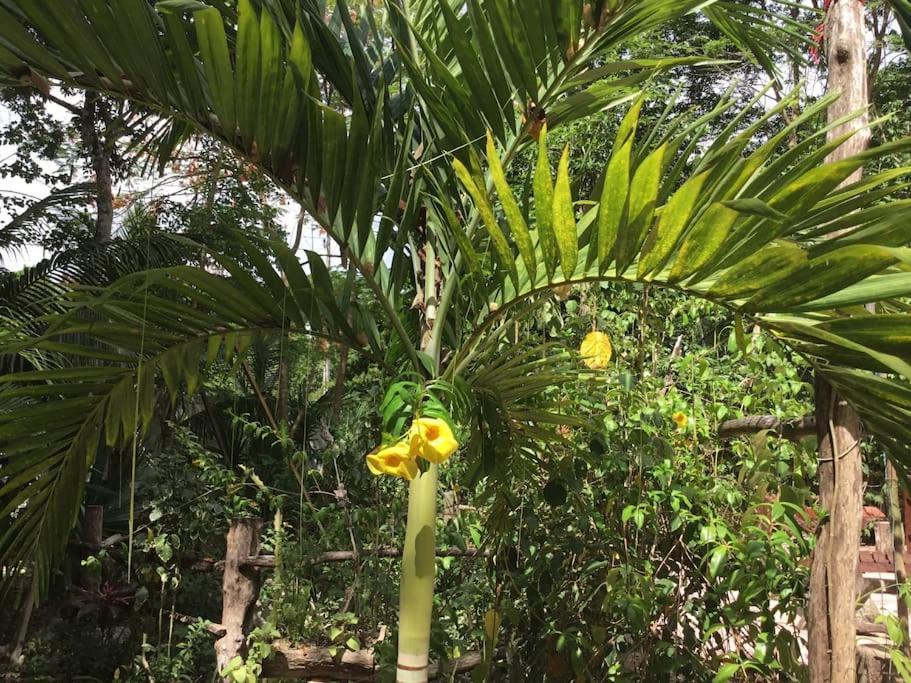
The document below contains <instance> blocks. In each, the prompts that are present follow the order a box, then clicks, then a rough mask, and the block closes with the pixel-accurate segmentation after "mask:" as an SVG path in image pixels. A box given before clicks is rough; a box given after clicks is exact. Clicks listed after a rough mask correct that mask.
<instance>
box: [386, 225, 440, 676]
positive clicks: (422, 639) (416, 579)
mask: <svg viewBox="0 0 911 683" xmlns="http://www.w3.org/2000/svg"><path fill="white" fill-rule="evenodd" d="M436 291H437V266H436V252H435V251H434V248H433V244H432V243H431V242H427V243H426V244H425V245H424V330H423V334H422V335H421V338H422V342H421V348H422V349H423V350H424V351H427V350H428V348H429V346H430V340H431V337H432V335H433V333H434V331H435V325H436V310H437V295H436ZM430 353H431V356H432V358H433V364H434V373H437V372H439V365H440V358H439V355H437V354H434V353H433V350H432V349H430ZM438 478H439V465H436V464H431V465H430V467H429V469H427V471H426V472H422V473H421V474H420V475H418V476H417V477H415V478H414V479H413V480H412V481H411V485H410V487H409V489H408V522H407V525H406V527H405V547H404V549H403V551H402V579H401V586H400V588H399V591H400V592H399V658H398V666H397V669H396V680H397V681H399V683H423V682H424V681H426V680H427V666H428V665H429V663H430V623H431V619H432V618H433V580H434V574H435V569H436V548H437V543H436V520H437V480H438Z"/></svg>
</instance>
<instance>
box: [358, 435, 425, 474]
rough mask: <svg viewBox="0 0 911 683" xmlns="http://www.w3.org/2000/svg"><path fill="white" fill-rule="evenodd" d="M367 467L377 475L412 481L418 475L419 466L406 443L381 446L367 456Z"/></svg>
mask: <svg viewBox="0 0 911 683" xmlns="http://www.w3.org/2000/svg"><path fill="white" fill-rule="evenodd" d="M367 467H369V468H370V471H371V472H373V473H374V474H375V475H377V476H379V475H381V474H391V475H392V476H394V477H401V478H402V479H407V480H409V481H411V480H412V479H414V478H415V477H416V476H417V474H418V464H417V463H416V462H415V460H414V457H413V456H412V455H411V449H410V448H409V447H408V444H407V443H405V442H404V441H400V442H399V443H397V444H393V445H392V446H385V447H384V446H380V447H379V448H376V449H374V450H373V451H371V452H370V453H368V454H367Z"/></svg>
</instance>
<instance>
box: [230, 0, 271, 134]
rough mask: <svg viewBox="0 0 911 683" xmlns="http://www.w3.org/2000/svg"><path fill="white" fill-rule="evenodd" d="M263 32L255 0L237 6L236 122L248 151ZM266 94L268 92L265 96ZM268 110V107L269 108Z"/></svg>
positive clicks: (255, 115)
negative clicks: (260, 42) (254, 3)
mask: <svg viewBox="0 0 911 683" xmlns="http://www.w3.org/2000/svg"><path fill="white" fill-rule="evenodd" d="M259 40H260V29H259V18H258V17H257V15H256V9H255V7H254V6H253V0H240V1H239V2H238V4H237V90H236V93H235V95H236V103H235V106H236V110H237V123H238V127H239V128H240V134H241V137H243V139H244V144H245V145H246V147H247V149H251V148H252V146H253V140H254V137H255V135H256V122H257V119H258V109H259V104H260V100H261V99H262V98H261V96H260V89H259V87H260V48H259ZM263 95H265V93H263ZM267 108H269V107H268V106H267Z"/></svg>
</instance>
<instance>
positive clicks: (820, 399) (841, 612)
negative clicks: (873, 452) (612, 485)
mask: <svg viewBox="0 0 911 683" xmlns="http://www.w3.org/2000/svg"><path fill="white" fill-rule="evenodd" d="M826 59H827V63H828V70H829V81H828V86H827V90H828V92H830V93H838V94H839V99H838V100H837V101H836V102H834V103H833V104H832V106H831V107H829V112H828V117H829V121H830V122H833V121H835V120H837V119H840V118H842V117H844V116H846V115H847V114H850V113H852V112H856V111H858V110H861V109H864V108H865V107H866V106H867V104H868V101H867V94H868V90H867V71H866V68H867V67H866V54H865V47H864V7H863V4H862V3H861V2H860V0H835V2H834V3H833V4H832V5H831V6H830V8H829V11H828V15H827V16H826ZM851 131H858V132H856V133H855V135H854V136H853V137H852V138H851V139H850V140H848V141H847V142H846V143H845V144H843V145H842V146H841V147H840V148H839V149H837V150H836V151H834V152H833V153H832V154H831V155H830V156H829V158H828V161H829V162H835V161H840V160H841V159H844V158H846V157H848V156H851V155H854V154H857V153H858V152H861V151H863V150H864V149H866V148H867V147H868V146H869V143H870V132H869V128H868V117H867V115H866V114H863V115H862V116H860V117H858V118H856V119H854V120H852V121H850V122H847V123H844V124H842V125H841V126H838V127H837V128H835V129H833V130H832V131H830V132H829V135H828V138H829V140H832V139H834V138H837V137H839V136H841V135H843V134H845V133H848V132H851ZM862 174H863V171H862V170H858V171H857V173H855V174H854V175H853V176H852V177H851V178H849V179H848V180H847V181H845V182H846V183H852V182H856V181H857V180H859V179H860V177H861V175H862ZM816 424H817V432H818V434H817V435H818V439H819V495H820V501H821V503H822V505H823V506H824V507H825V508H826V510H827V511H828V515H827V517H826V518H825V519H823V521H822V522H821V524H820V527H819V529H818V532H817V543H816V550H815V551H814V554H813V562H812V565H811V574H810V604H809V614H808V629H809V643H808V646H809V664H810V681H811V683H829V682H831V683H854V681H855V680H856V677H857V674H856V671H857V665H856V637H857V636H856V631H855V629H856V627H855V612H856V600H857V596H856V574H857V557H858V552H859V548H860V532H861V510H862V504H863V501H862V498H863V474H862V471H861V453H860V437H861V425H860V420H859V419H858V417H857V414H856V413H855V412H854V410H853V409H852V408H851V406H849V405H848V404H847V403H846V402H845V401H844V400H843V399H842V398H841V397H839V396H838V395H837V393H836V392H835V391H834V390H833V388H832V387H831V386H830V385H829V384H828V383H827V382H826V381H825V380H824V379H823V378H822V377H817V379H816Z"/></svg>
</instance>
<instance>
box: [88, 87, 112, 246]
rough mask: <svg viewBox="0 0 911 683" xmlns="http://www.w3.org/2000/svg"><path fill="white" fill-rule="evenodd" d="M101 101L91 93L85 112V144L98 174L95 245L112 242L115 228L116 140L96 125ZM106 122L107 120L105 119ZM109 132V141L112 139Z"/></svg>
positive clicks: (93, 168)
mask: <svg viewBox="0 0 911 683" xmlns="http://www.w3.org/2000/svg"><path fill="white" fill-rule="evenodd" d="M98 103H99V97H98V95H95V94H93V93H87V94H86V96H85V104H84V105H83V108H82V121H81V128H82V144H83V145H84V146H85V149H86V150H87V151H88V153H89V157H90V158H91V160H92V170H93V172H94V173H95V207H96V214H95V242H97V243H99V244H102V243H104V242H109V241H110V240H111V231H112V228H113V225H114V189H113V187H114V184H113V180H112V176H111V153H112V151H113V142H114V141H113V139H102V137H101V136H100V135H99V134H98V130H97V129H96V125H97V123H98V119H99V114H100V112H99V108H98ZM101 118H102V119H103V118H104V117H101ZM113 135H114V134H113V132H111V131H108V135H107V136H105V137H106V138H112V137H113Z"/></svg>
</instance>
